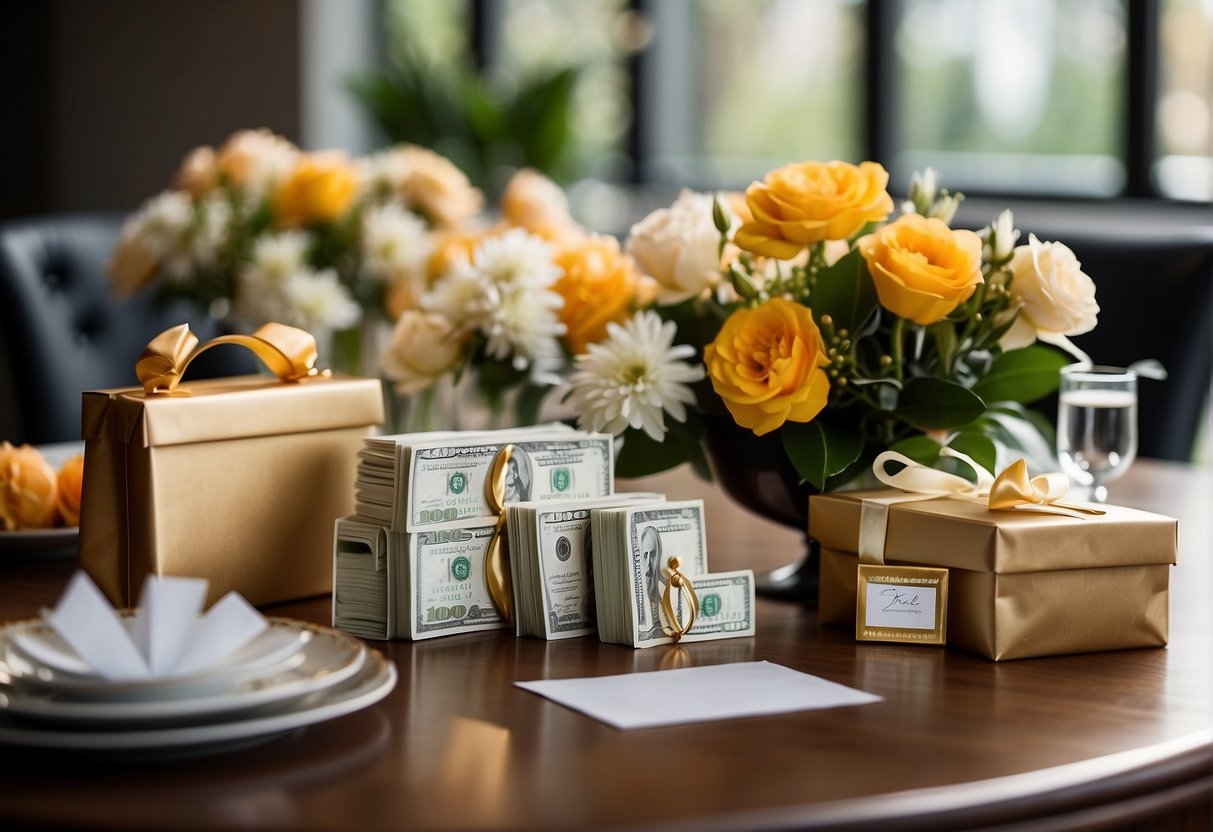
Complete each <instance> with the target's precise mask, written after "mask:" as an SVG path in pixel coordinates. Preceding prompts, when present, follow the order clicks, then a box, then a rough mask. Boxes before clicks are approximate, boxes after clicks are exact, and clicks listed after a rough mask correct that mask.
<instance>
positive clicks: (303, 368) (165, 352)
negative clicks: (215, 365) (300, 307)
mask: <svg viewBox="0 0 1213 832" xmlns="http://www.w3.org/2000/svg"><path fill="white" fill-rule="evenodd" d="M220 344H238V345H240V346H242V347H244V348H246V349H249V350H252V352H253V354H254V355H256V356H257V358H258V359H260V360H261V362H262V363H263V364H265V366H266V367H267V368H269V370H270V372H272V373H273V374H274V375H275V376H277V377H278V378H279V379H281V380H282V381H286V382H294V381H299V380H300V379H304V378H309V377H311V376H316V375H327V374H328V371H327V370H325V371H324V372H323V373H322V372H321V371H319V370H317V369H316V367H315V364H316V339H315V338H313V337H312V336H311V335H310V334H309V333H307V332H305V331H304V330H302V329H296V328H295V327H293V326H286V325H285V324H276V323H268V324H264V325H263V326H261V327H260V328H258V330H257V331H256V332H254V333H253V334H252V335H221V336H219V337H218V338H212V339H211V340H210V341H207V342H206V343H205V344H203V345H202V346H201V347H199V346H198V336H196V335H194V333H192V332H190V327H189V324H181V325H180V326H175V327H173V328H172V329H166V330H165V331H164V332H162V333H160V334H159V335H157V336H156V337H155V338H153V339H152V340H151V342H149V343H148V345H147V346H146V347H144V349H143V354H142V355H140V356H139V360H138V361H136V362H135V375H136V376H138V378H139V383H140V384H142V385H143V390H144V392H146V393H147V394H148V395H149V396H151V395H164V394H168V393H172V392H173V391H174V389H175V388H176V387H177V385H178V384H179V383H180V382H181V378H182V376H184V375H185V371H186V368H187V367H189V365H190V364H191V363H192V362H193V361H194V359H195V358H197V357H198V356H200V355H202V353H204V352H206V351H207V350H209V349H211V348H212V347H217V346H219V345H220Z"/></svg>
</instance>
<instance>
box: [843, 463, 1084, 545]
mask: <svg viewBox="0 0 1213 832" xmlns="http://www.w3.org/2000/svg"><path fill="white" fill-rule="evenodd" d="M939 455H940V456H943V457H949V458H952V459H957V460H960V461H961V462H963V463H964V464H965V465H967V466H968V467H969V468H971V469H972V470H973V473H974V475H975V476H976V481H975V482H974V481H970V480H968V479H965V478H964V477H962V476H959V475H957V474H949V473H948V472H947V471H939V470H936V469H934V468H928V467H927V466H925V465H923V464H921V463H919V462H915V461H914V460H912V459H910V458H909V457H908V456H905V455H904V454H900V453H897V452H896V451H885V452H883V453H881V454H880V455H879V456H877V457H876V459H875V461H873V463H872V473H874V474H875V475H876V478H877V479H878V480H880V481H881V482H882V483H884V484H885V485H887V486H890V487H892V488H896V489H899V490H901V491H904V492H908V493H905V494H898V495H894V496H890V497H868V498H865V499H864V500H863V503H862V505H861V506H860V515H859V518H860V519H859V552H858V554H859V561H860V563H874V564H883V563H884V548H885V535H886V533H887V531H888V526H889V506H891V505H895V504H897V503H906V502H913V501H917V500H933V499H936V498H939V497H951V498H953V499H958V500H966V501H969V502H974V503H985V504H986V505H987V506H989V508H990V510H991V511H1033V512H1042V513H1047V514H1062V515H1065V516H1067V517H1077V518H1079V519H1082V518H1084V517H1085V516H1087V515H1099V514H1104V512H1103V511H1102V510H1100V509H1097V508H1091V507H1089V506H1081V505H1076V504H1074V503H1063V502H1061V500H1062V499H1063V498H1064V497H1065V496H1066V494H1067V493H1068V492H1069V489H1070V481H1069V479H1068V478H1067V477H1066V475H1065V474H1061V473H1049V474H1041V475H1040V476H1036V477H1029V476H1028V463H1027V462H1026V461H1025V460H1022V459H1020V460H1018V461H1016V462H1013V463H1011V464H1010V465H1008V466H1007V467H1006V468H1005V469H1004V470H1003V471H1002V473H1000V474H999V475H998V476H997V477H995V476H994V475H992V474H991V473H990V472H989V471H987V470H986V469H985V468H983V467H982V466H981V465H979V464H978V463H977V462H976V461H974V460H973V459H972V458H971V457H969V456H967V455H966V454H963V453H961V452H960V451H955V450H952V449H951V448H946V447H945V448H941V449H940V451H939ZM890 462H899V463H901V464H902V465H904V466H905V467H904V468H902V469H901V470H900V471H898V472H897V473H895V474H890V473H889V472H888V470H887V466H888V464H889V463H890Z"/></svg>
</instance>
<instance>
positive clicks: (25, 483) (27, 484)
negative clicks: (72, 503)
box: [0, 442, 56, 531]
mask: <svg viewBox="0 0 1213 832" xmlns="http://www.w3.org/2000/svg"><path fill="white" fill-rule="evenodd" d="M55 496H56V485H55V469H54V468H51V466H50V465H48V464H47V462H46V460H45V459H43V458H42V454H40V453H38V450H37V449H36V448H34V447H32V446H30V445H22V446H20V447H17V448H14V447H13V446H12V445H10V444H9V443H8V442H3V443H0V520H3V522H4V528H6V529H8V530H9V531H12V530H14V529H45V528H50V527H51V526H53V525H55V517H56V512H55Z"/></svg>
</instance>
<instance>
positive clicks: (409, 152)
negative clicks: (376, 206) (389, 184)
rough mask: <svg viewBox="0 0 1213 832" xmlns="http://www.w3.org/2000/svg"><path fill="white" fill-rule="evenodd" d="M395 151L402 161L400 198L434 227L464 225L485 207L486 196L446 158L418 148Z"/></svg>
mask: <svg viewBox="0 0 1213 832" xmlns="http://www.w3.org/2000/svg"><path fill="white" fill-rule="evenodd" d="M392 152H393V153H396V154H397V155H398V160H399V161H398V166H399V171H398V175H399V180H398V182H397V188H398V190H399V193H400V195H401V196H402V197H403V198H404V201H405V203H406V204H408V205H409V206H410V207H412V208H416V209H417V210H419V211H421V212H422V213H423V214H425V216H426V217H427V218H428V219H429V220H430V222H432V223H433V224H434V225H437V226H439V227H445V228H450V227H454V226H458V225H461V224H463V223H465V222H467V221H468V220H469V219H471V218H472V217H474V216H475V215H476V214H477V213H478V212H479V211H480V208H481V207H482V206H483V205H484V195H483V194H482V193H481V192H480V190H479V189H478V188H474V187H472V183H471V182H469V181H468V178H467V176H466V175H465V174H464V173H463V171H461V170H460V169H459V168H457V167H455V165H454V164H453V163H452V162H451V160H450V159H447V158H446V157H445V156H440V155H438V154H437V153H434V152H433V151H432V150H426V149H425V148H424V147H417V146H415V145H405V146H404V147H402V148H398V149H396V150H394V151H392Z"/></svg>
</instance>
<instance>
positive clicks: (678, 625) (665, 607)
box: [661, 558, 699, 642]
mask: <svg viewBox="0 0 1213 832" xmlns="http://www.w3.org/2000/svg"><path fill="white" fill-rule="evenodd" d="M681 565H682V561H680V560H679V559H678V558H670V562H669V565H668V568H667V569H665V570H663V571H665V572H666V573H667V574H666V585H665V592H663V593H661V610H662V612H664V613H665V618H666V621H667V622H668V623H666V624H662V625H661V630H662V632H664V633H665V634H666V635H667V636H669V637H670V638H672V639H674V641H675V642H677V641H678V640H679V639H681V638H682V637H683V636H685V635H686V634H687V632H689V631H690V629H691V627H692V625H694V623H695V616H697V615H699V596H698V595H696V594H695V586H694V585H693V584H692V583H691V579H690V578H688V577H687V576H686V575H684V574H682V573H681V572H679V571H678V567H680V566H681ZM675 589H677V590H678V595H679V598H680V599H681V598H682V597H684V596H685V597H686V599H687V606H688V607H689V608H690V611H691V614H690V615H689V616H687V621H686V624H683V623H682V619H681V618H680V617H679V616H678V615H676V614H675V612H674V601H673V599H672V598H671V597H670V596H671V592H672V590H675Z"/></svg>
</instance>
